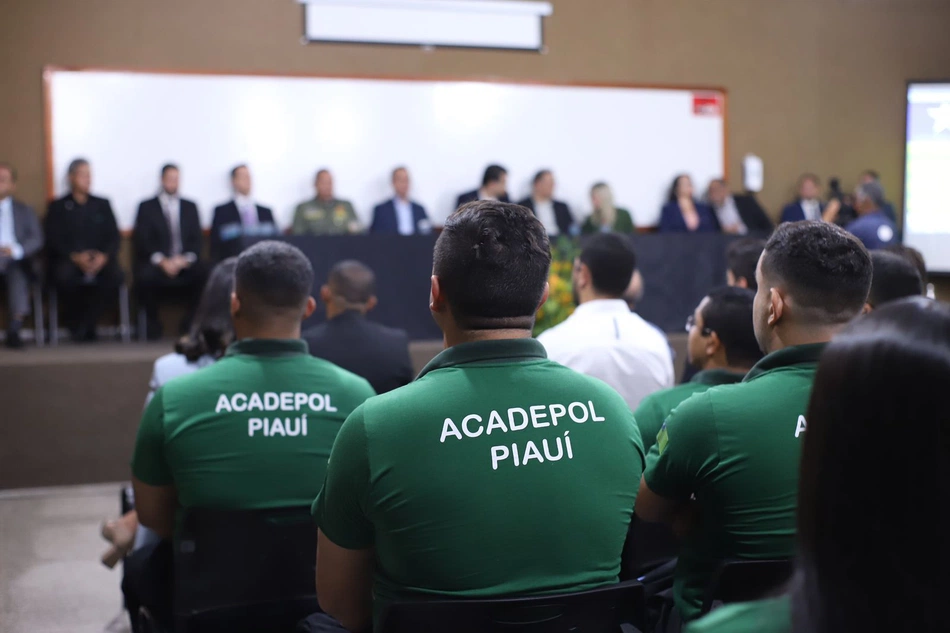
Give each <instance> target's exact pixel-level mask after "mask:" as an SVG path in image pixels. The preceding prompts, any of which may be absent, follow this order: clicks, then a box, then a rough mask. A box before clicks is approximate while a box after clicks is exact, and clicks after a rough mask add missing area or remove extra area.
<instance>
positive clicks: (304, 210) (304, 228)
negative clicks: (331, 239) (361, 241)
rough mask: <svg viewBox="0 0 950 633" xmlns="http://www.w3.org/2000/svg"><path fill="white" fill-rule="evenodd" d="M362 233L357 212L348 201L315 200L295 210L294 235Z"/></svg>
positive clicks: (335, 199) (334, 199) (303, 203)
mask: <svg viewBox="0 0 950 633" xmlns="http://www.w3.org/2000/svg"><path fill="white" fill-rule="evenodd" d="M361 231H362V227H361V226H360V221H359V218H357V217H356V211H354V210H353V205H352V204H350V202H349V201H348V200H338V199H337V198H333V199H332V200H319V199H317V198H314V199H313V200H308V201H307V202H302V203H300V204H298V205H297V208H296V209H295V210H294V222H293V234H294V235H347V234H349V233H359V232H361Z"/></svg>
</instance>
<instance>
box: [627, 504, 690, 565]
mask: <svg viewBox="0 0 950 633" xmlns="http://www.w3.org/2000/svg"><path fill="white" fill-rule="evenodd" d="M679 549H680V545H679V541H678V540H677V538H676V536H674V534H673V528H672V527H671V526H670V525H668V524H666V523H649V522H647V521H643V520H642V519H640V518H639V517H637V516H636V515H634V516H633V520H632V521H631V522H630V529H629V531H628V532H627V541H626V542H625V543H624V546H623V557H622V559H621V560H622V562H621V571H620V579H621V580H627V579H635V578H639V577H641V576H643V575H644V574H646V573H647V572H648V571H650V570H652V569H654V568H655V567H658V566H659V565H662V564H663V563H667V562H669V561H671V560H673V559H674V558H676V556H677V554H678V553H679Z"/></svg>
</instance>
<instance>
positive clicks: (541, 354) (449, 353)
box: [419, 338, 548, 378]
mask: <svg viewBox="0 0 950 633" xmlns="http://www.w3.org/2000/svg"><path fill="white" fill-rule="evenodd" d="M547 357H548V355H547V353H546V352H545V351H544V346H543V345H541V343H539V342H538V341H537V340H536V339H533V338H517V339H504V340H500V341H476V342H474V343H462V344H461V345H454V346H452V347H450V348H448V349H446V350H443V351H442V352H440V353H439V355H438V356H436V357H435V358H433V359H432V360H431V361H429V363H428V364H427V365H426V366H425V367H424V368H423V369H422V371H421V372H420V373H419V378H422V377H423V376H425V375H426V374H428V373H429V372H430V371H435V370H436V369H445V368H446V367H455V366H456V365H464V364H466V363H478V362H482V361H491V360H537V359H543V358H547Z"/></svg>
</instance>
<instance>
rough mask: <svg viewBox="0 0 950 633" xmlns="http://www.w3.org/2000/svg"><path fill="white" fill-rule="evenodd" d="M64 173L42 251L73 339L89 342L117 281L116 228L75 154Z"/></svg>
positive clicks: (85, 165) (119, 277) (85, 166)
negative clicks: (65, 188)
mask: <svg viewBox="0 0 950 633" xmlns="http://www.w3.org/2000/svg"><path fill="white" fill-rule="evenodd" d="M68 174H69V188H70V192H69V194H67V195H66V196H63V197H62V198H60V199H58V200H54V201H53V202H51V203H50V205H49V210H48V211H47V213H46V253H47V256H48V257H49V270H50V274H51V277H52V280H53V283H54V284H55V286H56V289H57V291H58V292H59V295H60V296H61V297H62V301H63V304H64V309H63V314H64V315H65V316H66V320H67V322H68V325H69V327H70V329H71V330H72V333H73V339H74V340H75V341H77V342H89V341H95V340H96V324H97V323H98V321H99V316H100V315H101V314H102V310H103V308H104V307H105V305H106V302H108V301H111V300H114V299H115V296H116V292H117V291H118V288H119V285H120V284H121V283H122V278H123V275H122V271H121V270H120V269H119V265H118V263H117V262H116V255H117V254H118V252H119V227H118V226H117V225H116V222H115V215H114V214H113V213H112V205H110V204H109V201H108V200H106V199H104V198H97V197H96V196H93V195H90V193H89V189H90V187H91V184H92V173H91V171H90V169H89V161H87V160H86V159H84V158H77V159H76V160H74V161H73V162H71V163H70V164H69V170H68Z"/></svg>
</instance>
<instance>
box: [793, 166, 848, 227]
mask: <svg viewBox="0 0 950 633" xmlns="http://www.w3.org/2000/svg"><path fill="white" fill-rule="evenodd" d="M820 185H821V182H820V181H819V180H818V176H816V175H814V174H805V175H804V176H802V177H801V178H799V179H798V200H796V201H795V202H792V203H791V204H788V205H786V206H785V208H784V209H782V219H781V222H800V221H802V220H811V221H814V222H821V221H825V222H834V221H835V220H836V219H837V217H838V212H839V211H840V210H841V202H840V201H838V200H832V201H831V202H830V203H829V204H828V205H827V206H825V205H824V204H822V202H821V199H820V197H819V196H820V195H821V192H820V191H819V187H820Z"/></svg>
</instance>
